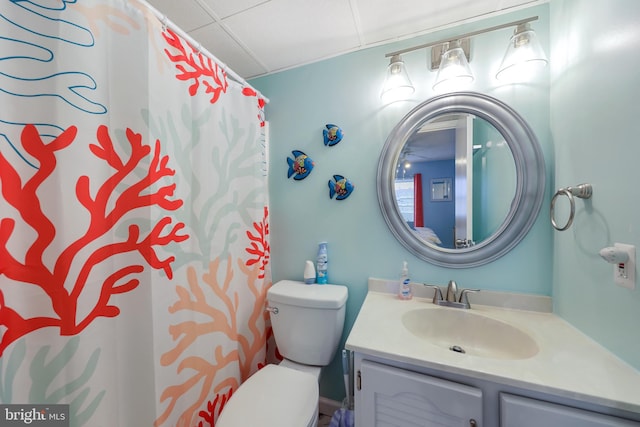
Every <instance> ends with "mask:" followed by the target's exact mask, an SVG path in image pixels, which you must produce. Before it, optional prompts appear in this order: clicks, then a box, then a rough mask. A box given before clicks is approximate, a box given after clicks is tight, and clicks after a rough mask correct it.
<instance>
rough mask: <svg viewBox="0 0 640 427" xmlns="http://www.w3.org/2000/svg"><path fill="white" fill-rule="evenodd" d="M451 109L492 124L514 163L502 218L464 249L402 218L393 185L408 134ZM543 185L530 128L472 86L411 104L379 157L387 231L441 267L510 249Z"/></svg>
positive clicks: (527, 225) (475, 262)
mask: <svg viewBox="0 0 640 427" xmlns="http://www.w3.org/2000/svg"><path fill="white" fill-rule="evenodd" d="M452 113H469V114H473V115H475V116H477V117H479V118H481V119H484V120H486V121H487V122H489V123H490V124H492V125H493V126H494V127H495V128H496V129H497V130H498V131H499V132H500V133H501V134H502V136H503V137H504V139H505V141H506V143H507V144H508V145H509V148H510V149H511V153H512V154H513V158H514V161H515V165H516V181H517V182H516V192H515V196H514V198H513V202H512V205H511V208H510V210H509V213H508V214H507V216H506V218H505V220H504V222H503V223H502V225H501V226H500V227H499V228H498V230H497V231H496V232H495V233H493V234H492V235H491V236H490V237H489V238H487V239H485V240H484V241H482V242H480V243H478V244H477V245H475V246H471V247H468V248H463V249H448V248H439V247H437V246H435V245H432V244H430V243H428V242H425V241H424V240H422V239H420V238H419V237H418V236H417V235H416V234H415V233H414V232H413V231H412V230H411V229H410V228H409V226H408V225H407V223H406V222H405V221H404V219H403V218H402V215H401V214H400V210H399V208H398V204H397V203H396V199H395V187H394V180H395V168H396V165H397V162H398V159H399V157H400V152H401V151H402V148H403V147H404V145H405V143H406V142H407V140H408V139H409V137H410V136H411V135H412V134H413V133H414V132H415V131H416V130H418V129H419V128H420V127H421V126H423V125H424V124H425V123H427V122H428V121H430V120H432V119H435V118H436V117H438V116H441V115H443V114H452ZM544 188H545V165H544V157H543V154H542V149H541V148H540V144H539V143H538V140H537V138H536V136H535V134H534V132H533V130H532V129H531V128H530V127H529V125H528V124H527V122H525V120H524V119H523V118H522V117H521V116H520V115H519V114H518V113H517V112H516V111H515V110H513V109H512V108H511V107H509V106H508V105H507V104H505V103H504V102H502V101H500V100H498V99H495V98H493V97H490V96H488V95H484V94H480V93H475V92H455V93H451V94H445V95H440V96H436V97H434V98H431V99H429V100H427V101H425V102H423V103H422V104H420V105H418V106H417V107H415V108H414V109H413V110H411V111H410V112H409V113H408V114H407V115H406V116H405V117H404V118H403V119H402V120H400V122H399V123H398V124H397V125H396V126H395V127H394V128H393V130H392V131H391V133H390V134H389V137H388V138H387V141H386V142H385V145H384V147H383V149H382V153H381V154H380V159H379V161H378V175H377V190H378V202H379V204H380V209H381V211H382V215H383V216H384V219H385V221H386V223H387V225H388V226H389V228H390V230H391V232H392V233H393V235H394V236H395V237H396V239H398V241H399V242H400V243H401V244H402V245H403V246H404V247H405V248H407V249H408V250H409V251H410V252H411V253H413V254H414V255H416V256H417V257H419V258H421V259H423V260H425V261H428V262H430V263H432V264H435V265H439V266H442V267H451V268H468V267H476V266H480V265H484V264H487V263H490V262H492V261H494V260H496V259H497V258H500V257H501V256H503V255H505V254H506V253H507V252H509V251H510V250H511V249H512V248H513V247H515V246H516V245H517V244H518V243H519V242H520V241H521V240H522V239H523V238H524V236H525V235H526V234H527V233H528V232H529V230H530V229H531V227H532V226H533V224H534V222H535V221H536V219H537V217H538V213H539V212H540V208H541V206H542V201H543V198H544Z"/></svg>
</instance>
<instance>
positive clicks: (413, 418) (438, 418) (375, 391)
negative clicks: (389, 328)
mask: <svg viewBox="0 0 640 427" xmlns="http://www.w3.org/2000/svg"><path fill="white" fill-rule="evenodd" d="M354 372H355V376H354V381H355V387H354V390H355V408H354V409H355V425H356V427H378V426H400V427H405V426H407V427H409V426H420V427H431V426H434V427H435V426H439V427H442V426H447V427H449V426H451V427H453V426H455V427H465V426H471V427H476V426H477V427H480V426H485V427H534V426H535V427H539V426H545V427H640V414H628V413H623V412H622V411H618V410H616V409H615V408H608V407H602V406H596V405H586V404H584V403H583V402H580V401H576V400H572V399H569V398H566V397H563V396H555V395H553V394H549V393H542V392H539V391H535V390H529V389H526V388H518V387H514V386H510V385H506V384H501V383H499V382H496V381H492V380H489V379H483V378H477V377H473V376H465V375H461V374H458V373H452V372H446V371H439V370H437V369H430V368H424V367H419V366H413V365H411V364H407V363H403V362H397V361H393V360H389V359H384V358H380V357H376V356H371V355H366V354H361V353H358V352H355V353H354ZM614 415H616V416H614ZM623 416H629V417H630V418H632V419H635V420H636V421H633V420H632V419H625V418H622V417H623Z"/></svg>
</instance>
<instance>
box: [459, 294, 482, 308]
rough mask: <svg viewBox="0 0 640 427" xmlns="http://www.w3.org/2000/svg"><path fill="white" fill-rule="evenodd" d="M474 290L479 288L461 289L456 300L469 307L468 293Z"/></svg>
mask: <svg viewBox="0 0 640 427" xmlns="http://www.w3.org/2000/svg"><path fill="white" fill-rule="evenodd" d="M475 292H480V289H463V290H462V291H461V292H460V299H459V300H458V302H460V303H462V304H464V305H465V306H466V307H467V308H470V307H471V305H470V304H469V295H468V294H470V293H475Z"/></svg>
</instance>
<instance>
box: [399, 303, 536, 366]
mask: <svg viewBox="0 0 640 427" xmlns="http://www.w3.org/2000/svg"><path fill="white" fill-rule="evenodd" d="M402 324H403V325H404V327H405V328H407V330H408V331H409V332H411V333H412V334H413V335H415V336H416V337H418V338H420V339H423V340H424V341H426V342H428V343H430V344H432V345H436V346H439V347H445V348H448V349H450V350H452V351H454V352H457V353H465V354H469V355H472V356H479V357H488V358H493V359H527V358H529V357H532V356H534V355H536V354H537V353H538V345H537V344H536V342H535V341H534V340H533V338H531V337H530V336H529V335H528V334H527V333H525V332H523V331H522V330H520V329H518V328H516V327H514V326H511V325H509V324H508V323H505V322H502V321H500V320H495V319H492V318H490V317H486V316H484V315H482V314H475V313H473V312H472V311H470V310H463V309H457V308H445V307H433V308H419V309H416V310H411V311H408V312H407V313H405V314H404V315H403V316H402Z"/></svg>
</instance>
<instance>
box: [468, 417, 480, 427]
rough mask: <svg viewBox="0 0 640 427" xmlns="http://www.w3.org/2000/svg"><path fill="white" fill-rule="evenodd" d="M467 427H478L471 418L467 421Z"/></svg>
mask: <svg viewBox="0 0 640 427" xmlns="http://www.w3.org/2000/svg"><path fill="white" fill-rule="evenodd" d="M469 427H478V423H477V422H476V420H474V419H473V418H471V419H470V420H469Z"/></svg>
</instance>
